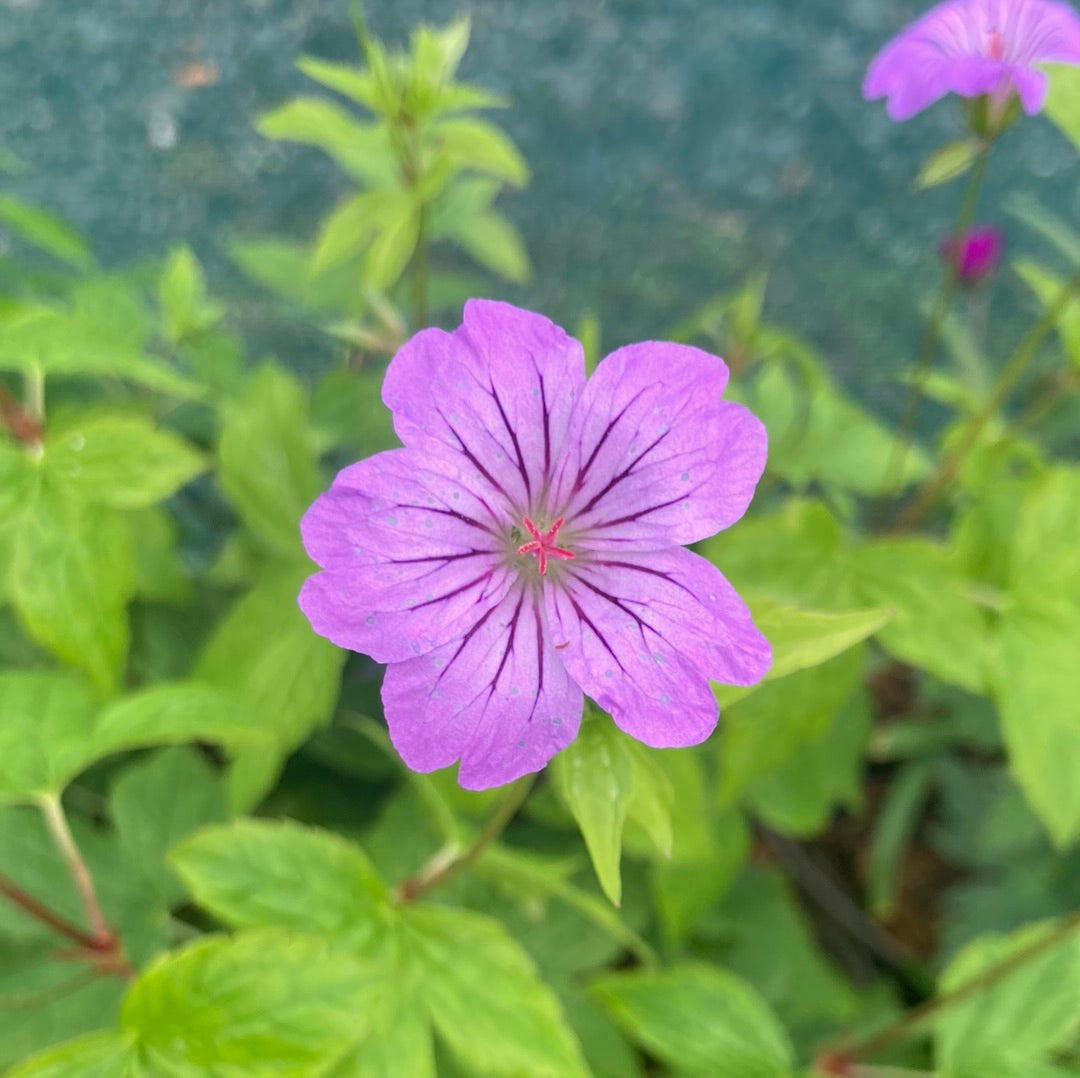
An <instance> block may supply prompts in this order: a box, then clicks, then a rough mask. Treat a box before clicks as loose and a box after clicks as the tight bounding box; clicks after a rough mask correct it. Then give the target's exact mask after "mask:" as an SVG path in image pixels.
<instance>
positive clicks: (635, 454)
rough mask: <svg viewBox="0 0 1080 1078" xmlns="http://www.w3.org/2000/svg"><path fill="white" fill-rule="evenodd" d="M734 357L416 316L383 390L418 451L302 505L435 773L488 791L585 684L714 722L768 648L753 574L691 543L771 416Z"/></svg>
mask: <svg viewBox="0 0 1080 1078" xmlns="http://www.w3.org/2000/svg"><path fill="white" fill-rule="evenodd" d="M726 382H727V368H726V367H725V365H724V363H723V362H722V361H721V360H719V359H717V358H716V357H715V356H711V355H708V354H707V353H705V352H702V351H699V350H698V349H696V348H691V347H688V346H685V345H676V344H661V343H655V342H649V343H645V344H638V345H632V346H629V347H626V348H622V349H619V350H618V351H617V352H615V353H613V354H612V355H610V356H609V357H608V358H607V359H605V360H604V361H603V362H602V363H601V364H600V366H599V368H598V370H597V371H596V373H595V375H594V376H593V378H592V379H591V380H590V381H589V382H588V383H586V380H585V365H584V356H583V353H582V350H581V346H580V345H579V344H578V343H577V342H576V341H574V340H572V339H571V338H569V337H568V336H567V335H566V334H565V333H564V332H563V331H562V330H561V329H559V328H558V327H557V326H555V325H553V324H552V323H551V322H549V321H548V320H547V319H545V318H542V317H541V316H539V315H535V314H531V313H529V312H527V311H521V310H518V309H517V308H514V307H511V306H509V305H507V304H503V303H493V302H487V301H479V300H474V301H471V302H470V303H469V304H467V305H466V308H465V316H464V325H463V326H462V327H461V328H460V329H459V330H457V331H456V332H455V333H453V334H449V333H445V332H443V331H442V330H438V329H429V330H425V331H423V332H421V333H418V334H417V335H416V336H415V337H413V338H412V340H411V341H409V342H408V343H407V344H406V345H405V346H404V347H403V348H402V349H401V350H400V351H399V352H398V353H397V355H396V356H395V357H394V359H393V361H392V362H391V364H390V367H389V369H388V371H387V375H386V381H385V383H384V386H383V399H384V401H385V402H386V404H387V405H388V407H390V408H391V410H392V411H393V413H394V426H395V430H396V431H397V434H398V436H399V437H400V438H401V440H402V442H403V443H404V445H405V448H404V449H398V450H391V451H389V452H386V453H380V454H378V455H376V456H374V457H372V458H370V459H368V460H365V461H361V462H359V463H358V464H355V465H353V466H351V467H349V468H346V469H345V470H344V471H342V472H341V473H340V474H339V475H338V477H337V478H336V479H335V481H334V484H333V486H332V487H331V489H330V490H329V491H328V492H326V493H325V494H323V495H321V496H320V497H319V498H318V499H317V500H316V502H315V503H314V505H313V506H312V507H311V509H310V510H309V512H308V513H307V515H306V516H305V517H304V520H303V524H302V531H303V536H304V543H305V546H306V548H307V550H308V553H309V554H310V555H311V556H312V557H313V558H314V559H315V560H316V561H317V562H318V563H319V564H320V565H321V566H322V569H323V571H322V572H320V573H317V574H316V575H314V576H313V577H311V578H310V579H309V580H308V581H307V582H306V584H305V585H304V588H303V590H302V592H301V595H300V603H301V606H302V608H303V610H304V612H305V613H306V614H307V616H308V618H309V619H310V621H311V623H312V625H313V627H314V628H315V629H316V631H317V632H319V633H321V634H322V635H324V636H327V637H328V638H329V639H331V640H333V641H334V642H335V643H337V644H339V645H340V646H342V647H347V648H350V649H352V650H354V651H362V652H366V653H367V654H369V655H371V656H372V657H373V658H375V659H376V660H378V661H380V662H385V663H388V664H389V665H388V669H387V673H386V678H385V681H384V684H383V693H382V695H383V704H384V708H385V713H386V718H387V723H388V725H389V728H390V736H391V738H392V740H393V742H394V745H395V746H396V748H397V749H398V751H399V752H400V753H401V755H402V757H403V758H404V760H405V761H406V763H407V764H408V765H409V766H410V767H412V768H414V769H416V770H420V771H430V770H433V769H436V768H441V767H446V766H448V765H450V764H452V763H453V762H454V761H455V760H458V759H460V760H461V768H460V771H459V781H460V782H461V784H462V785H463V786H466V787H470V788H483V787H487V786H493V785H498V784H500V783H504V782H509V781H511V780H512V779H514V778H517V777H518V776H520V775H522V774H525V773H527V772H530V771H536V770H538V769H539V768H541V767H543V766H544V765H545V764H546V763H547V762H548V760H550V759H551V757H552V756H553V755H554V754H555V753H556V752H558V751H559V750H560V749H562V748H565V747H566V746H567V745H568V744H569V743H570V742H571V741H572V740H573V739H574V737H575V736H576V734H577V730H578V727H579V724H580V722H581V715H582V707H583V692H585V693H588V694H589V695H590V696H592V697H593V698H594V699H595V700H596V701H597V703H598V704H599V705H600V706H601V707H603V708H605V709H606V710H608V711H609V712H610V713H611V714H612V717H613V718H614V720H615V722H616V723H618V725H619V726H620V727H621V728H622V729H623V730H625V731H626V732H628V733H630V734H632V735H633V736H634V737H636V738H638V739H639V740H641V741H643V742H645V743H646V744H648V745H652V746H657V747H676V746H685V745H691V744H696V743H698V742H700V741H702V740H703V739H704V738H706V737H708V735H709V734H710V733H711V731H712V730H713V728H714V727H715V725H716V721H717V706H716V701H715V698H714V697H713V694H712V690H711V689H710V687H709V681H710V680H716V681H724V682H728V683H732V684H742V685H745V684H751V683H753V682H756V681H758V680H759V679H760V678H761V677H762V676H764V674H765V672H766V670H767V669H768V666H769V663H770V651H769V645H768V642H767V641H766V640H765V639H764V637H762V636H761V634H760V633H759V632H758V631H757V630H756V628H755V627H754V625H753V622H752V620H751V618H750V614H749V612H748V611H747V609H746V607H745V606H744V604H743V603H742V601H741V600H740V599H739V598H738V596H737V595H736V594H735V592H734V589H732V588H731V586H730V585H729V584H728V583H727V581H726V580H725V579H724V578H723V576H722V575H721V574H720V572H719V570H717V569H716V567H715V566H713V565H712V564H711V563H709V562H708V561H706V560H705V559H704V558H702V557H699V556H698V555H696V554H693V553H691V552H689V551H687V550H684V549H682V544H685V543H692V542H695V541H697V540H699V539H703V538H705V537H707V536H709V535H712V534H713V533H715V532H716V531H718V530H719V529H721V528H725V527H727V526H729V525H730V524H732V523H734V522H735V521H736V520H738V519H739V518H740V517H741V516H742V514H743V513H744V512H745V510H746V507H747V505H748V504H749V502H750V499H751V497H752V495H753V491H754V487H755V485H756V483H757V481H758V479H759V478H760V476H761V472H762V470H763V468H764V465H765V452H766V435H765V429H764V426H763V425H762V424H761V422H760V421H759V420H758V419H756V418H755V417H754V416H753V415H751V413H750V412H748V411H747V410H746V409H745V408H743V407H742V406H741V405H738V404H733V403H730V402H726V401H723V400H721V394H722V392H723V390H724V387H725V385H726Z"/></svg>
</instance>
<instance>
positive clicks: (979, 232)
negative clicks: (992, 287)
mask: <svg viewBox="0 0 1080 1078" xmlns="http://www.w3.org/2000/svg"><path fill="white" fill-rule="evenodd" d="M1004 248H1005V237H1004V235H1002V233H1001V230H1000V229H997V228H994V227H993V225H981V226H979V227H978V228H972V229H970V230H969V231H967V232H964V233H962V234H960V235H956V236H946V237H945V238H944V239H943V240H942V241H941V249H940V253H941V257H942V259H943V260H944V261H945V262H947V263H949V264H951V265H952V267H953V269H954V270H955V271H956V276H957V278H958V279H959V281H960V283H961V284H964V285H975V284H978V283H979V282H980V281H982V280H985V279H986V278H987V277H989V276H990V275H991V274H992V273H993V272H994V271H995V270H996V269H997V268H998V265H999V263H1000V262H1001V253H1002V251H1003V250H1004Z"/></svg>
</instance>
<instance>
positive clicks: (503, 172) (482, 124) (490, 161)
mask: <svg viewBox="0 0 1080 1078" xmlns="http://www.w3.org/2000/svg"><path fill="white" fill-rule="evenodd" d="M435 137H436V139H437V143H438V146H439V150H440V152H441V153H442V154H443V155H444V156H446V157H447V158H448V159H449V160H450V161H451V162H452V163H453V164H455V165H457V166H458V167H459V168H467V169H473V170H475V171H477V172H484V173H487V174H488V175H491V176H495V177H497V178H498V179H501V180H506V181H507V182H508V183H512V184H514V186H515V187H521V186H522V185H524V184H526V183H528V181H529V167H528V165H526V164H525V159H524V158H523V157H522V156H521V154H520V153H519V152H518V149H517V147H516V146H515V145H514V144H513V142H511V141H510V139H509V138H508V137H507V136H506V135H504V134H503V133H502V132H501V131H500V130H499V129H498V128H497V127H495V126H494V125H493V124H489V123H487V122H486V121H484V120H465V119H453V120H440V121H439V122H438V123H437V124H436V125H435Z"/></svg>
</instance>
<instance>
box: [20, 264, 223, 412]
mask: <svg viewBox="0 0 1080 1078" xmlns="http://www.w3.org/2000/svg"><path fill="white" fill-rule="evenodd" d="M99 284H100V282H99ZM0 370H9V371H19V372H22V373H25V372H28V371H29V372H34V373H44V374H48V375H56V376H66V375H90V376H96V377H112V378H121V379H124V380H125V381H129V382H134V383H135V384H136V385H143V386H147V387H148V388H150V389H157V390H160V391H161V392H163V393H169V394H172V395H173V396H177V397H187V398H194V397H199V396H202V394H203V390H202V388H201V387H200V386H198V385H196V384H195V383H194V382H192V381H190V380H189V379H187V378H184V377H182V376H181V375H179V374H177V373H176V372H175V371H174V370H173V369H172V368H171V367H170V366H169V364H168V363H166V362H165V361H164V360H162V359H157V358H154V357H151V356H148V355H145V354H143V352H142V350H141V346H139V345H137V344H135V343H133V337H132V334H131V332H130V327H129V328H128V329H122V328H118V327H117V326H116V325H115V324H108V323H106V322H104V321H101V320H100V319H98V318H94V317H91V315H90V314H89V313H87V311H85V310H81V311H63V310H53V309H51V308H49V307H45V306H43V305H40V304H34V305H26V306H23V307H22V308H20V309H19V310H18V311H16V312H12V313H9V314H8V316H7V317H6V319H4V324H3V333H0Z"/></svg>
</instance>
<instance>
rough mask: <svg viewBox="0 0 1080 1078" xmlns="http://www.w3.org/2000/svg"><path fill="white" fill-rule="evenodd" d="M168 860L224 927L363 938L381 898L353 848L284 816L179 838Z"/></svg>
mask: <svg viewBox="0 0 1080 1078" xmlns="http://www.w3.org/2000/svg"><path fill="white" fill-rule="evenodd" d="M170 862H171V864H172V866H173V867H174V868H175V869H176V871H177V872H178V873H179V874H180V876H181V878H182V879H183V880H184V882H185V883H186V884H187V885H188V887H189V888H190V890H191V893H192V895H193V896H194V898H195V900H196V902H198V903H199V904H200V905H201V906H203V907H205V908H206V909H207V910H209V911H210V912H211V913H213V914H214V916H216V917H219V918H220V919H221V920H223V921H225V922H226V923H228V924H231V925H236V926H239V927H243V928H257V927H280V928H288V929H292V930H293V931H296V932H300V933H310V934H316V935H323V936H330V937H349V938H350V940H351V941H353V943H354V944H356V943H359V942H360V941H362V940H363V939H364V938H365V937H367V936H369V935H370V934H371V933H372V931H373V930H374V928H375V927H376V922H377V920H378V919H379V918H380V917H381V910H382V908H383V907H384V905H385V903H386V900H387V890H386V885H385V884H384V883H383V882H382V880H381V879H380V878H379V876H378V875H377V874H376V872H375V869H374V868H373V867H372V865H371V862H370V861H368V859H367V857H365V856H364V854H363V852H362V851H361V850H360V848H359V847H358V846H354V845H352V844H351V843H349V842H346V841H345V840H344V839H342V838H340V837H338V836H337V835H333V834H331V833H329V832H327V831H319V830H316V829H315V828H310V827H300V826H299V825H297V824H293V823H288V822H285V821H270V820H239V821H237V822H235V823H232V824H227V825H223V826H219V827H209V828H206V829H204V830H202V831H200V832H198V834H195V835H192V836H191V837H190V838H188V839H187V840H186V841H184V842H182V843H180V845H179V846H177V847H176V848H175V849H174V850H173V851H172V854H171V857H170Z"/></svg>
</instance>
